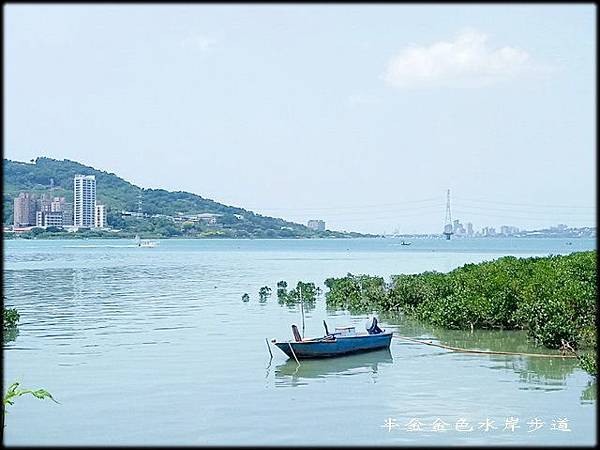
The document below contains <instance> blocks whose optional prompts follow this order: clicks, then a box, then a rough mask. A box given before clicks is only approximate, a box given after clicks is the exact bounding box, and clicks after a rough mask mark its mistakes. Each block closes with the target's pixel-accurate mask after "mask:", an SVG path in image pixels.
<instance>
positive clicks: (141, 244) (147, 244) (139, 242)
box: [135, 234, 158, 248]
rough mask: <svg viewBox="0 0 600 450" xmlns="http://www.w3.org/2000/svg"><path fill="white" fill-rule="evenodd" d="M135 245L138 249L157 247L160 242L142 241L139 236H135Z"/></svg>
mask: <svg viewBox="0 0 600 450" xmlns="http://www.w3.org/2000/svg"><path fill="white" fill-rule="evenodd" d="M135 243H136V245H137V246H138V247H150V248H151V247H156V246H157V245H158V242H155V241H142V240H140V236H139V235H138V234H136V235H135Z"/></svg>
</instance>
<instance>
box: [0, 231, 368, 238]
mask: <svg viewBox="0 0 600 450" xmlns="http://www.w3.org/2000/svg"><path fill="white" fill-rule="evenodd" d="M340 233H341V232H340ZM136 235H139V236H140V239H189V240H195V239H240V240H241V239H245V240H256V239H297V240H302V239H304V240H307V239H313V240H314V239H358V238H365V239H373V238H376V237H377V236H375V235H360V236H355V235H354V234H353V233H348V234H340V235H327V236H319V235H306V236H280V235H277V234H271V233H268V232H267V233H258V234H257V235H247V236H240V235H236V234H231V233H227V232H219V231H208V232H202V233H197V234H173V235H165V234H160V233H144V232H135V231H127V232H114V231H100V230H93V229H89V230H79V231H75V232H68V231H52V230H50V231H49V230H48V229H46V230H44V229H43V228H33V229H32V230H30V231H24V232H20V233H7V232H4V233H3V237H4V239H5V240H18V239H25V240H29V239H38V240H42V239H44V240H60V239H65V240H77V239H134V238H135V236H136Z"/></svg>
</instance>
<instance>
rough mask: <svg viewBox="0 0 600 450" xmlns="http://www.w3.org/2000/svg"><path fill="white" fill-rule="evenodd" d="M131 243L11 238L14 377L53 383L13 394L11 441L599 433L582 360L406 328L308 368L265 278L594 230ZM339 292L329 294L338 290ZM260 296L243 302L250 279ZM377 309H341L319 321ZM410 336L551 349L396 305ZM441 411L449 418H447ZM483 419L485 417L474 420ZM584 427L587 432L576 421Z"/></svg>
mask: <svg viewBox="0 0 600 450" xmlns="http://www.w3.org/2000/svg"><path fill="white" fill-rule="evenodd" d="M570 241H571V242H572V244H571V245H568V244H567V240H564V239H524V238H521V239H470V240H468V239H463V240H459V239H455V240H451V241H445V240H441V239H414V240H412V245H410V246H401V245H399V241H398V240H396V239H355V240H335V239H332V240H163V241H160V245H159V246H158V247H156V248H138V247H135V246H134V245H133V241H127V240H85V241H83V240H68V241H67V240H39V241H27V240H9V241H5V242H4V294H5V295H6V304H7V305H9V306H14V307H16V308H17V309H18V310H19V312H20V314H21V320H20V324H19V327H18V334H17V335H16V336H15V335H11V336H5V338H6V339H8V342H6V343H5V344H4V386H5V387H6V386H7V385H8V384H10V383H12V382H13V381H17V380H18V381H20V382H21V385H22V387H24V388H40V387H43V388H45V389H47V390H48V391H50V392H51V393H52V394H53V396H54V397H55V398H56V400H57V401H59V402H60V403H59V404H56V403H52V402H51V401H49V400H38V399H35V398H33V397H31V396H23V397H20V398H18V399H17V400H16V402H15V404H14V405H13V406H10V407H9V410H8V411H9V414H8V415H7V417H6V429H5V441H4V442H5V444H7V445H276V444H278V445H471V444H472V445H592V444H594V443H595V439H596V425H595V423H596V384H595V381H594V379H593V378H592V377H591V376H589V375H588V374H587V373H586V372H584V371H582V370H581V369H580V368H578V367H577V364H576V363H575V362H574V361H573V360H569V359H550V358H533V357H525V356H505V355H472V354H461V353H452V352H448V351H446V350H443V349H440V348H436V347H431V346H425V345H419V344H415V343H411V342H408V341H403V340H400V339H393V340H392V344H391V347H390V350H389V351H387V350H386V351H378V352H374V353H365V354H360V355H355V356H348V357H344V358H336V359H331V360H320V361H305V362H302V364H301V366H300V367H298V366H297V364H296V362H295V361H293V360H291V361H290V360H287V359H286V356H285V355H284V354H283V353H282V352H280V351H279V350H278V349H277V348H275V347H273V348H272V351H273V358H272V359H270V356H269V350H268V348H267V343H266V342H265V338H268V339H271V338H277V339H279V340H283V339H289V338H291V330H290V325H291V324H292V323H296V324H298V325H299V324H300V322H301V316H300V312H299V311H298V309H297V308H296V307H287V306H280V305H279V304H278V302H277V299H276V297H275V295H273V296H272V297H270V298H269V299H268V300H267V301H266V302H263V303H261V302H260V301H259V298H258V289H259V288H260V287H261V286H265V285H266V286H270V287H271V288H272V289H273V292H275V290H276V286H275V285H276V283H277V281H279V280H286V281H287V282H288V285H290V286H293V285H295V283H296V282H297V281H298V280H303V281H313V282H315V283H316V284H317V285H321V286H322V283H323V281H324V280H325V279H326V278H328V277H331V276H343V275H345V274H346V273H348V272H351V273H354V274H359V273H366V274H371V275H376V274H377V275H382V276H384V277H389V276H390V275H392V274H399V273H416V272H421V271H425V270H438V271H448V270H451V269H453V268H455V267H458V266H461V265H462V264H465V263H468V262H479V261H483V260H491V259H495V258H498V257H500V256H503V255H515V256H523V257H525V256H533V255H548V254H559V253H570V252H573V251H579V250H587V249H594V248H596V241H595V240H594V239H571V240H570ZM322 288H323V289H324V290H325V288H324V286H322ZM245 292H247V293H249V294H250V301H249V302H247V303H244V302H242V300H241V296H242V294H243V293H245ZM366 317H367V316H366V315H351V314H349V313H347V312H344V311H328V310H327V309H326V308H325V300H324V298H323V296H321V297H320V298H319V299H318V300H317V304H316V307H315V308H314V309H312V310H309V311H307V313H306V335H307V336H317V335H322V334H323V326H322V321H323V319H326V320H327V323H328V325H329V328H330V329H332V328H333V327H335V326H343V325H349V324H353V325H356V326H357V329H361V330H362V329H363V326H364V322H365V319H366ZM379 318H380V323H381V326H382V327H383V328H386V329H393V330H395V331H397V332H398V333H399V334H401V335H404V336H412V337H416V338H421V339H428V340H433V341H434V342H441V343H444V344H448V345H455V346H460V347H468V348H481V349H497V350H508V351H525V352H543V351H544V350H543V349H540V348H537V347H535V346H533V345H532V344H531V343H529V342H527V338H526V334H525V333H524V332H519V331H477V330H476V331H475V332H474V333H470V332H464V331H448V330H443V329H438V328H434V327H431V326H428V325H426V324H422V323H418V322H415V321H412V320H409V319H406V318H403V317H400V316H386V315H380V316H379ZM434 424H435V425H434ZM469 430H470V431H469ZM568 430H570V431H568Z"/></svg>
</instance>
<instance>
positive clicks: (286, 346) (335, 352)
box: [271, 318, 393, 359]
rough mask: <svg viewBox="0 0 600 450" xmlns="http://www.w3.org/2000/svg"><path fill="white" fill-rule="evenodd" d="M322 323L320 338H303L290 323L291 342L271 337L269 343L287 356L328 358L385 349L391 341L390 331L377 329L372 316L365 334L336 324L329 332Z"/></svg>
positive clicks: (375, 321)
mask: <svg viewBox="0 0 600 450" xmlns="http://www.w3.org/2000/svg"><path fill="white" fill-rule="evenodd" d="M323 324H324V325H325V333H326V334H325V336H323V337H319V338H310V339H303V338H302V337H301V336H300V333H299V332H298V327H296V325H292V333H293V334H294V340H293V341H286V342H277V341H276V340H275V339H273V340H272V341H271V342H273V343H274V344H275V345H276V346H277V348H279V350H281V351H282V352H283V353H285V354H286V355H287V356H288V357H289V358H296V359H307V358H331V357H335V356H343V355H349V354H352V353H358V352H366V351H371V350H379V349H382V348H389V347H390V342H391V341H392V334H393V333H392V332H391V331H388V332H386V331H385V330H382V329H381V328H379V326H378V325H377V319H376V318H373V320H372V322H371V324H370V326H369V327H367V332H366V333H356V332H355V329H354V327H340V328H336V329H335V331H334V332H333V333H329V331H328V329H327V324H326V323H325V321H323Z"/></svg>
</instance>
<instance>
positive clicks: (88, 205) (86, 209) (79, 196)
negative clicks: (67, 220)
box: [73, 175, 96, 228]
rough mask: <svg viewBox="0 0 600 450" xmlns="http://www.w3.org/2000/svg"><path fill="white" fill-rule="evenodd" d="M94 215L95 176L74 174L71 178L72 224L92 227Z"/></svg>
mask: <svg viewBox="0 0 600 450" xmlns="http://www.w3.org/2000/svg"><path fill="white" fill-rule="evenodd" d="M95 215H96V177H95V176H94V175H75V178H74V179H73V224H74V225H75V226H76V227H82V228H92V227H94V224H95Z"/></svg>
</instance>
